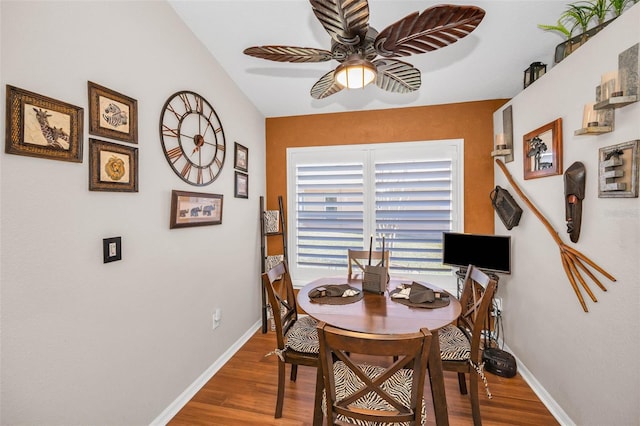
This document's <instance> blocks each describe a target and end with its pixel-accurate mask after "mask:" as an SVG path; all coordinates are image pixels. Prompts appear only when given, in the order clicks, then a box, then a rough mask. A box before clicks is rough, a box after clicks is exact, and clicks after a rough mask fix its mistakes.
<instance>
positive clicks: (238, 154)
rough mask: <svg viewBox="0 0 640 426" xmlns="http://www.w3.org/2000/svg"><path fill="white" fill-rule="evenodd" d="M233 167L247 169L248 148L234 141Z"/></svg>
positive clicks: (244, 170) (245, 170)
mask: <svg viewBox="0 0 640 426" xmlns="http://www.w3.org/2000/svg"><path fill="white" fill-rule="evenodd" d="M233 167H234V168H236V169H238V170H242V171H243V172H247V171H249V148H247V147H246V146H242V145H240V144H239V143H238V142H236V143H235V157H234V162H233Z"/></svg>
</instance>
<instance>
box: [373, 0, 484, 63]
mask: <svg viewBox="0 0 640 426" xmlns="http://www.w3.org/2000/svg"><path fill="white" fill-rule="evenodd" d="M484 14H485V12H484V10H483V9H481V8H479V7H476V6H455V5H439V6H434V7H430V8H428V9H426V10H425V11H424V12H422V13H421V14H419V13H418V12H414V13H412V14H410V15H408V16H406V17H404V18H403V19H401V20H399V21H398V22H396V23H395V24H392V25H389V26H388V27H387V28H385V29H384V30H382V31H381V32H380V34H378V37H376V41H375V49H376V51H377V52H378V54H380V55H381V56H385V57H399V56H409V55H413V54H415V53H425V52H430V51H432V50H436V49H439V48H441V47H445V46H448V45H450V44H452V43H455V42H456V41H458V40H459V39H461V38H463V37H466V36H467V35H469V34H470V33H471V32H472V31H473V30H474V29H476V27H477V26H478V25H479V24H480V22H482V19H483V18H484Z"/></svg>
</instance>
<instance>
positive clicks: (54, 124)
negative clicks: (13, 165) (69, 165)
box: [5, 85, 84, 163]
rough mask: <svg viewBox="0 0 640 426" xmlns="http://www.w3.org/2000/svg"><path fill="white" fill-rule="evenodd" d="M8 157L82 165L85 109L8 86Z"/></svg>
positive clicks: (6, 143) (6, 150) (6, 146)
mask: <svg viewBox="0 0 640 426" xmlns="http://www.w3.org/2000/svg"><path fill="white" fill-rule="evenodd" d="M6 110H7V111H6V115H7V116H6V139H5V152H6V153H7V154H17V155H27V156H30V157H41V158H48V159H51V160H61V161H72V162H75V163H82V145H83V140H82V137H83V127H82V123H83V121H84V110H83V109H82V108H80V107H77V106H75V105H71V104H68V103H66V102H62V101H59V100H56V99H53V98H48V97H46V96H42V95H39V94H37V93H33V92H29V91H27V90H24V89H19V88H17V87H14V86H10V85H7V108H6Z"/></svg>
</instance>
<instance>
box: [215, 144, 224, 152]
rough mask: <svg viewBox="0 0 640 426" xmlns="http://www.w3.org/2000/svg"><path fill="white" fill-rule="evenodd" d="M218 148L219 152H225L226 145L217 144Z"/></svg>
mask: <svg viewBox="0 0 640 426" xmlns="http://www.w3.org/2000/svg"><path fill="white" fill-rule="evenodd" d="M216 148H218V150H220V151H224V145H220V144H217V145H216Z"/></svg>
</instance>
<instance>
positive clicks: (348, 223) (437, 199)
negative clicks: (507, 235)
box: [287, 140, 463, 284]
mask: <svg viewBox="0 0 640 426" xmlns="http://www.w3.org/2000/svg"><path fill="white" fill-rule="evenodd" d="M462 148H463V146H462V141H461V140H453V141H452V140H446V141H430V142H407V143H389V144H372V145H356V146H339V147H335V146H333V147H313V148H293V149H289V150H287V172H288V189H287V199H288V202H289V204H288V206H287V207H288V208H287V212H288V216H287V222H288V233H289V259H288V260H289V268H290V270H291V273H292V276H293V278H294V281H295V282H296V284H304V283H305V282H308V281H309V280H312V279H314V278H317V277H319V276H326V275H340V274H342V273H345V274H346V268H347V249H349V248H351V249H356V250H362V249H365V250H367V249H368V248H369V237H370V236H371V235H374V236H375V237H374V241H375V242H374V249H377V250H379V249H380V244H381V240H382V237H383V236H384V238H385V249H389V250H390V251H391V261H390V269H391V271H390V272H391V273H392V274H396V275H402V276H406V277H417V276H424V275H430V276H437V275H441V276H448V277H450V276H451V275H452V274H451V271H450V268H448V267H446V266H444V265H442V232H443V231H461V230H462V229H461V224H462V179H463V176H462ZM436 281H437V280H436ZM432 282H433V281H432Z"/></svg>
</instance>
